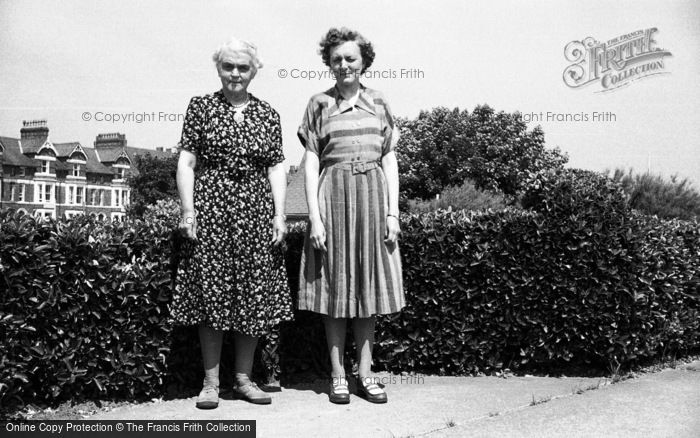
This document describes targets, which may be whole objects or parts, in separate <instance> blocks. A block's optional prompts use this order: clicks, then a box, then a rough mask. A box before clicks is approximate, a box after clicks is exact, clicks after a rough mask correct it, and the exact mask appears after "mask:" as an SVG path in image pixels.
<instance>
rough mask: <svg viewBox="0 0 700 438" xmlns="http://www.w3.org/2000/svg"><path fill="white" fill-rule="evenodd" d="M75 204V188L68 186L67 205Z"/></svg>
mask: <svg viewBox="0 0 700 438" xmlns="http://www.w3.org/2000/svg"><path fill="white" fill-rule="evenodd" d="M72 203H73V186H68V197H67V198H66V204H72Z"/></svg>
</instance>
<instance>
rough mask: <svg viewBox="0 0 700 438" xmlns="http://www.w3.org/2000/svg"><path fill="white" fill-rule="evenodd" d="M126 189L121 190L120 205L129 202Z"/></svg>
mask: <svg viewBox="0 0 700 438" xmlns="http://www.w3.org/2000/svg"><path fill="white" fill-rule="evenodd" d="M127 195H128V193H127V191H126V190H124V191H122V205H123V206H126V205H127V204H128V203H129V197H128V196H127Z"/></svg>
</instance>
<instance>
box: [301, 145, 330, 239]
mask: <svg viewBox="0 0 700 438" xmlns="http://www.w3.org/2000/svg"><path fill="white" fill-rule="evenodd" d="M304 155H305V156H304V172H305V175H304V182H305V187H306V204H307V205H308V207H309V220H310V221H311V233H310V235H309V237H310V238H311V244H312V245H313V247H314V248H315V249H320V250H323V251H325V250H326V228H325V227H324V226H323V221H322V220H321V213H320V211H319V208H318V155H316V154H315V153H314V152H312V151H310V150H308V149H307V150H306V152H305V153H304Z"/></svg>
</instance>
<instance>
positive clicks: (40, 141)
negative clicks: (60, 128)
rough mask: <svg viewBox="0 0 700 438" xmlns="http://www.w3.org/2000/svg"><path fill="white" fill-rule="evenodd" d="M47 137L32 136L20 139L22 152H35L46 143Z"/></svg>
mask: <svg viewBox="0 0 700 438" xmlns="http://www.w3.org/2000/svg"><path fill="white" fill-rule="evenodd" d="M47 139H48V137H33V138H26V139H24V140H22V153H24V154H36V153H37V152H39V149H41V147H42V146H43V145H44V143H46V140H47Z"/></svg>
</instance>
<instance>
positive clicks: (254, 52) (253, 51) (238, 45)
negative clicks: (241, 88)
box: [211, 38, 263, 71]
mask: <svg viewBox="0 0 700 438" xmlns="http://www.w3.org/2000/svg"><path fill="white" fill-rule="evenodd" d="M225 52H242V53H245V54H246V55H248V56H250V59H251V60H252V67H253V69H254V70H255V71H257V70H258V69H259V68H262V66H263V63H262V60H261V59H260V57H259V56H258V48H257V47H256V46H255V44H253V43H251V42H249V41H245V40H239V39H238V38H231V39H230V40H228V41H226V42H225V43H224V44H222V45H220V46H219V48H218V49H216V51H215V52H214V54H213V55H212V57H211V59H212V60H213V61H214V64H217V65H218V64H219V63H220V62H221V58H222V57H223V54H224V53H225Z"/></svg>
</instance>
